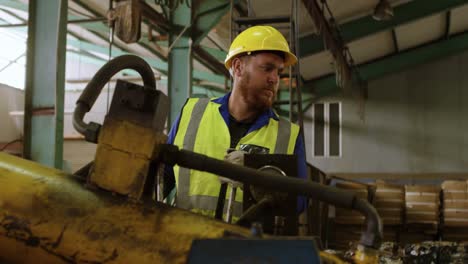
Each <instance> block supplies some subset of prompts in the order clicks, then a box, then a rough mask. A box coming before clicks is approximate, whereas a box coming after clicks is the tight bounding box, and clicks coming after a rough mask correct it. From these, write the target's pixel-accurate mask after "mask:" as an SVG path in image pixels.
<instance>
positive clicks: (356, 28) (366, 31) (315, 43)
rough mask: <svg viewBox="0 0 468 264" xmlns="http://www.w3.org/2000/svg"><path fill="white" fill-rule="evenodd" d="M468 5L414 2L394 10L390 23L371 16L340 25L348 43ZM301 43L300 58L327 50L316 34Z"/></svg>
mask: <svg viewBox="0 0 468 264" xmlns="http://www.w3.org/2000/svg"><path fill="white" fill-rule="evenodd" d="M467 3H468V1H466V0H443V1H441V0H414V1H410V2H409V3H407V4H402V5H399V6H396V7H395V8H394V9H393V10H394V14H395V15H394V17H393V18H392V19H390V20H388V21H375V20H374V19H373V18H372V15H369V16H366V17H362V18H359V19H356V20H353V21H350V22H347V23H344V24H342V25H340V26H339V27H340V32H341V36H342V38H343V41H344V42H345V43H348V42H351V41H353V40H357V39H360V38H362V37H365V36H367V35H371V34H374V33H377V32H381V31H385V30H389V29H392V28H394V27H397V26H398V25H401V24H405V23H408V22H411V21H414V20H418V19H420V18H424V17H427V16H430V15H433V14H436V13H441V12H444V11H447V10H449V9H452V8H455V7H457V6H460V5H463V4H467ZM299 43H300V47H301V49H300V57H305V56H309V55H312V54H314V53H318V52H321V51H324V50H325V48H324V45H323V41H322V39H321V38H320V37H319V36H317V35H315V34H310V35H307V36H304V37H301V38H300V41H299Z"/></svg>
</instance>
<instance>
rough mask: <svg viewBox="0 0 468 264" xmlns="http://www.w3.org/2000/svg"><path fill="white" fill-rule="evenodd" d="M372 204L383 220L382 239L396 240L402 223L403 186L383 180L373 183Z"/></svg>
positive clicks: (403, 205) (403, 206)
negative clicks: (373, 196) (373, 194)
mask: <svg viewBox="0 0 468 264" xmlns="http://www.w3.org/2000/svg"><path fill="white" fill-rule="evenodd" d="M375 187H376V189H375V198H374V204H375V208H376V209H377V212H378V213H379V215H380V217H381V219H382V222H383V225H384V226H383V232H384V233H383V239H384V241H390V242H397V241H398V235H399V232H400V230H401V228H402V225H403V215H404V208H405V188H404V187H403V186H402V185H396V184H390V183H386V182H384V181H377V182H376V183H375Z"/></svg>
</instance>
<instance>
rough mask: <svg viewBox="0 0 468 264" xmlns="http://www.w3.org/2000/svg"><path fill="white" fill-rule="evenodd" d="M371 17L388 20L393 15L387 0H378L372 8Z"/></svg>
mask: <svg viewBox="0 0 468 264" xmlns="http://www.w3.org/2000/svg"><path fill="white" fill-rule="evenodd" d="M372 17H373V18H374V19H375V20H378V21H381V20H390V19H391V18H392V17H393V8H392V6H391V5H390V4H389V3H388V1H387V0H380V1H379V3H378V4H377V6H376V7H375V9H374V14H373V15H372Z"/></svg>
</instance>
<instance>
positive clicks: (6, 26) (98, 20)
mask: <svg viewBox="0 0 468 264" xmlns="http://www.w3.org/2000/svg"><path fill="white" fill-rule="evenodd" d="M106 20H107V18H105V17H96V18H86V19H75V20H68V21H67V24H84V23H94V22H101V21H106ZM26 26H28V23H17V24H3V25H0V28H11V27H26Z"/></svg>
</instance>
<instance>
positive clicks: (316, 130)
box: [312, 102, 341, 157]
mask: <svg viewBox="0 0 468 264" xmlns="http://www.w3.org/2000/svg"><path fill="white" fill-rule="evenodd" d="M313 116H314V122H313V143H312V144H313V146H314V147H313V150H314V156H316V157H339V156H340V155H341V103H338V102H336V103H335V102H334V103H317V104H314V107H313Z"/></svg>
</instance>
